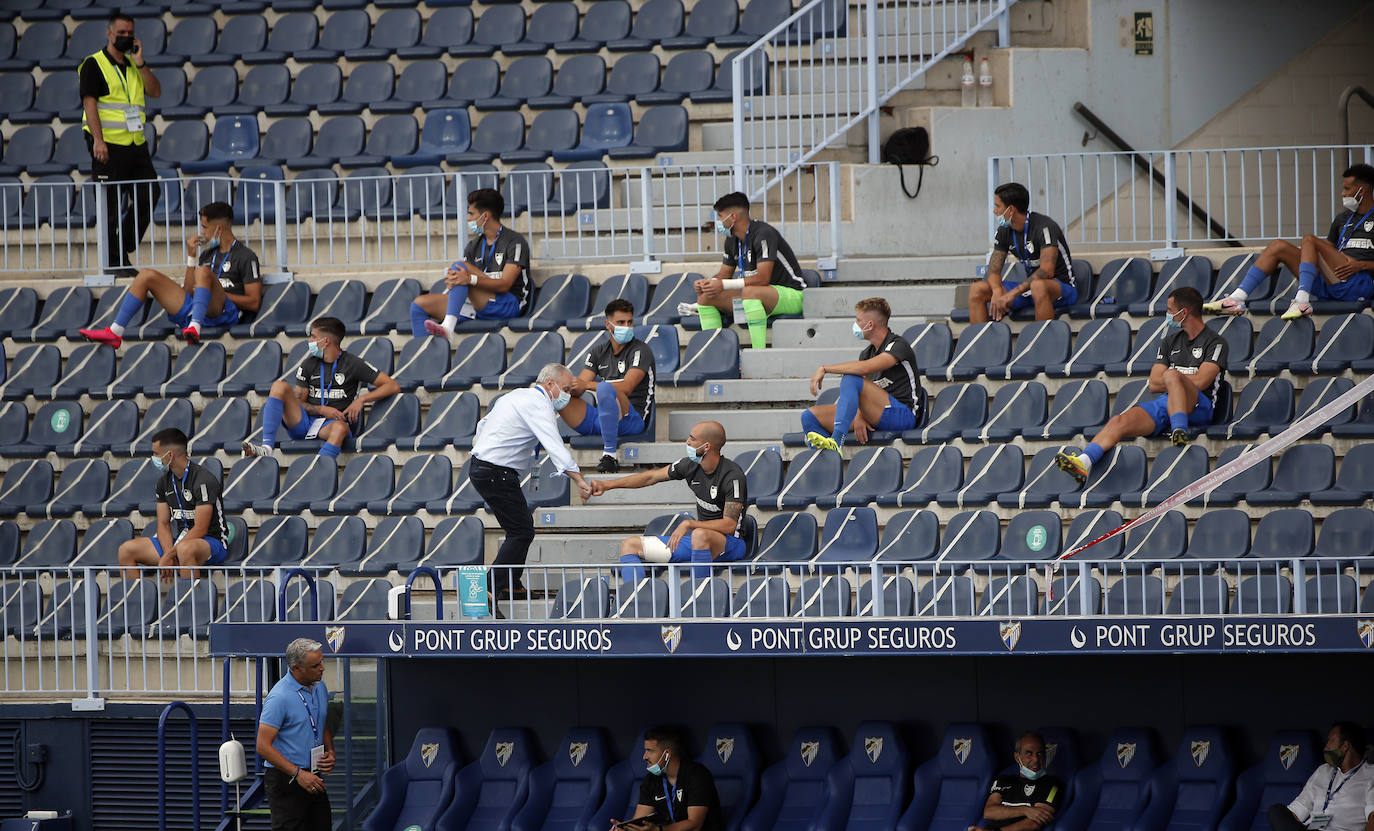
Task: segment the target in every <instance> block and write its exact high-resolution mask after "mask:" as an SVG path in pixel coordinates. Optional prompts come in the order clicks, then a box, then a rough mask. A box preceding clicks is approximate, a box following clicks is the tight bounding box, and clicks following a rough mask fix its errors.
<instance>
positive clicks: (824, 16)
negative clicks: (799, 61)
mask: <svg viewBox="0 0 1374 831" xmlns="http://www.w3.org/2000/svg"><path fill="white" fill-rule="evenodd" d="M848 28H849V13H848V9H847V8H845V6H844V4H843V3H840V2H838V0H827V2H825V3H821V4H820V5H819V6H817V7H816V8H814V9H812V10H811V11H810V12H808V13H807V14H806V15H804V16H802V17H801V18H799V19H798V20H797V21H796V22H794V23H793V24H792V25H791V26H790V27H788V29H787V31H786V32H785V33H784V34H783V35H782V36H781V39H784V40H785V41H786V42H787V43H795V44H806V43H812V42H814V41H816V40H819V39H821V38H833V37H843V36H844V34H845V33H846V32H847V31H848Z"/></svg>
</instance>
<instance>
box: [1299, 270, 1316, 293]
mask: <svg viewBox="0 0 1374 831" xmlns="http://www.w3.org/2000/svg"><path fill="white" fill-rule="evenodd" d="M1316 285H1317V264H1316V263H1302V264H1301V265H1299V266H1298V291H1305V292H1307V293H1309V294H1311V292H1312V289H1313V288H1314V287H1315V286H1316Z"/></svg>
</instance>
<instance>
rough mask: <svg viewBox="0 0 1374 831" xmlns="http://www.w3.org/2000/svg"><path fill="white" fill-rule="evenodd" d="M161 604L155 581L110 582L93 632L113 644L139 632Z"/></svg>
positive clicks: (154, 579) (153, 616)
mask: <svg viewBox="0 0 1374 831" xmlns="http://www.w3.org/2000/svg"><path fill="white" fill-rule="evenodd" d="M238 585H241V584H238V583H235V584H232V585H231V586H230V588H231V589H232V588H234V587H235V586H238ZM160 600H161V598H160V597H159V594H158V581H157V578H155V577H142V578H138V579H134V580H128V579H120V580H111V581H110V588H109V590H108V591H107V592H106V595H105V611H104V613H103V614H102V615H101V616H100V619H99V620H97V621H96V622H95V629H96V632H98V633H99V636H100V637H101V638H102V639H109V640H114V639H115V638H120V637H123V636H124V635H126V634H128V633H130V632H132V631H134V630H139V631H142V630H144V629H146V628H147V627H149V626H151V625H152V623H153V621H154V620H156V619H157V615H158V607H159V606H160Z"/></svg>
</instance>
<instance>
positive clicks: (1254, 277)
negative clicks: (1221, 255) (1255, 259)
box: [1240, 265, 1269, 297]
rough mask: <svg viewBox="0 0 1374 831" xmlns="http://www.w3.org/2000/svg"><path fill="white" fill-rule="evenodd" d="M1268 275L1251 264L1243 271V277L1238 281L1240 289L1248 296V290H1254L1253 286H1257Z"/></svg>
mask: <svg viewBox="0 0 1374 831" xmlns="http://www.w3.org/2000/svg"><path fill="white" fill-rule="evenodd" d="M1268 276H1269V275H1268V274H1265V273H1264V272H1263V271H1260V270H1259V268H1258V267H1257V266H1253V265H1252V266H1250V268H1249V270H1247V271H1246V272H1245V277H1244V278H1243V279H1242V280H1241V281H1240V290H1241V291H1243V292H1245V295H1246V296H1247V297H1249V296H1250V292H1252V291H1254V290H1255V286H1258V285H1259V284H1260V283H1261V282H1262V281H1263V280H1264V278H1265V277H1268Z"/></svg>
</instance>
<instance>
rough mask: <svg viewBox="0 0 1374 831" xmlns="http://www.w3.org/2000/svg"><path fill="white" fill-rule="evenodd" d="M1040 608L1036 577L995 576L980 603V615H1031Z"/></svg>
mask: <svg viewBox="0 0 1374 831" xmlns="http://www.w3.org/2000/svg"><path fill="white" fill-rule="evenodd" d="M1039 609H1040V590H1039V588H1038V587H1037V586H1036V583H1035V580H1034V578H1032V577H1030V576H1029V575H1026V574H1023V575H1021V576H1020V577H994V578H993V579H992V580H990V581H988V587H987V589H985V590H984V591H983V599H982V600H980V601H979V603H978V614H979V616H984V615H987V616H997V617H1029V616H1031V615H1034V614H1036V613H1037V612H1038V611H1039Z"/></svg>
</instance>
